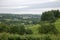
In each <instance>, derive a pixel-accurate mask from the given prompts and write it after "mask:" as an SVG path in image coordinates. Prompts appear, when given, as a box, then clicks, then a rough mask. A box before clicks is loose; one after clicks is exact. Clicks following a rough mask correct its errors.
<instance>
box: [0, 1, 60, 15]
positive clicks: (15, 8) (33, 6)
mask: <svg viewBox="0 0 60 40" xmlns="http://www.w3.org/2000/svg"><path fill="white" fill-rule="evenodd" d="M57 9H59V10H60V0H0V13H15V14H41V13H42V12H44V11H48V10H57Z"/></svg>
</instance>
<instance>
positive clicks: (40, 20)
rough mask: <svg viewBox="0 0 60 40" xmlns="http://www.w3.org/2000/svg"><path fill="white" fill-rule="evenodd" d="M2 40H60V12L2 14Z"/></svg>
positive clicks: (0, 36) (0, 26) (0, 20)
mask: <svg viewBox="0 0 60 40" xmlns="http://www.w3.org/2000/svg"><path fill="white" fill-rule="evenodd" d="M0 40H60V11H59V10H51V11H46V12H43V13H42V14H40V15H32V14H0Z"/></svg>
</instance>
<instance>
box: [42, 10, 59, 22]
mask: <svg viewBox="0 0 60 40" xmlns="http://www.w3.org/2000/svg"><path fill="white" fill-rule="evenodd" d="M59 17H60V12H59V10H51V11H47V12H44V13H42V15H41V21H49V22H55V20H56V19H57V18H59Z"/></svg>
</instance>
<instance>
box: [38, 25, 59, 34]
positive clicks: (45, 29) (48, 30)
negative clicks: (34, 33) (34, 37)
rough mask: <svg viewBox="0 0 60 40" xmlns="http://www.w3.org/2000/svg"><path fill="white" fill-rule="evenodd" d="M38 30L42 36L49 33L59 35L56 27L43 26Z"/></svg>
mask: <svg viewBox="0 0 60 40" xmlns="http://www.w3.org/2000/svg"><path fill="white" fill-rule="evenodd" d="M38 30H39V33H41V34H48V33H53V34H57V33H58V31H57V29H56V28H55V26H54V25H41V27H40V28H39V29H38Z"/></svg>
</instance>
